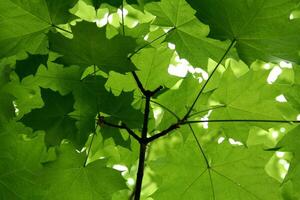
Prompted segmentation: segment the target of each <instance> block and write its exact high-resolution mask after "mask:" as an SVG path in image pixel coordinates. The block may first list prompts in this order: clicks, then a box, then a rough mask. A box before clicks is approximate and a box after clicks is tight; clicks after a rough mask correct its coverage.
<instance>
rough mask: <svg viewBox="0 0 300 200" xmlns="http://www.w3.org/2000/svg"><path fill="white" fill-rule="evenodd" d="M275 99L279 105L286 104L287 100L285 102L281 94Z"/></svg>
mask: <svg viewBox="0 0 300 200" xmlns="http://www.w3.org/2000/svg"><path fill="white" fill-rule="evenodd" d="M275 99H276V101H278V102H280V103H286V102H287V100H286V98H285V96H284V95H283V94H281V95H279V96H277V97H276V98H275Z"/></svg>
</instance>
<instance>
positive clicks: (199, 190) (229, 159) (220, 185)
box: [149, 138, 280, 200]
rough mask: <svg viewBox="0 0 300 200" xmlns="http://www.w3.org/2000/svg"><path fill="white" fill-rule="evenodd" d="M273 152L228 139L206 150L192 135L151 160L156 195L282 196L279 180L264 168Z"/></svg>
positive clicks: (158, 196) (247, 197)
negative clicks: (161, 155) (246, 146)
mask: <svg viewBox="0 0 300 200" xmlns="http://www.w3.org/2000/svg"><path fill="white" fill-rule="evenodd" d="M201 151H202V152H201ZM203 153H204V155H206V157H207V162H208V163H206V161H205V158H204V156H203ZM270 156H271V153H268V152H263V150H262V149H261V148H260V147H251V148H248V149H246V148H244V147H233V146H231V145H229V144H227V143H224V144H220V145H211V146H208V147H206V148H205V150H204V151H203V149H202V150H201V149H200V148H199V146H197V144H196V142H195V141H192V140H191V138H189V139H188V141H187V142H186V143H185V144H182V145H180V146H177V147H175V148H172V149H168V150H167V154H166V157H161V158H160V159H158V160H156V161H153V162H150V164H149V165H150V167H151V168H152V170H154V171H155V173H156V174H157V175H158V176H160V179H158V180H160V181H159V183H158V184H159V187H158V190H157V191H156V192H155V193H154V195H153V197H154V198H155V199H162V200H164V199H170V198H172V199H199V198H202V199H216V200H218V199H248V200H250V199H251V200H252V199H253V200H254V199H280V194H279V192H278V188H279V186H280V183H279V182H277V181H276V180H274V179H273V178H271V177H270V176H268V175H267V173H266V171H265V169H264V167H265V165H266V163H267V162H268V159H269V158H270ZM208 165H209V167H208ZM187 166H188V167H187ZM261 188H263V190H262V189H261Z"/></svg>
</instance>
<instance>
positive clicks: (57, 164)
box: [39, 144, 126, 200]
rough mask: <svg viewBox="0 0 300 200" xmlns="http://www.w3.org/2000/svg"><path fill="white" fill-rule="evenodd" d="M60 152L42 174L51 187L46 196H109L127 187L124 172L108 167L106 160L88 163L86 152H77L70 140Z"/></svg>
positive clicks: (79, 199)
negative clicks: (86, 161) (85, 164)
mask: <svg viewBox="0 0 300 200" xmlns="http://www.w3.org/2000/svg"><path fill="white" fill-rule="evenodd" d="M57 153H58V159H57V160H56V161H54V162H50V163H46V164H45V165H44V169H43V171H42V172H41V174H40V178H39V180H40V182H41V183H43V184H44V186H45V188H46V189H47V192H46V193H45V196H44V197H43V199H45V200H46V199H52V200H61V199H65V200H73V199H77V200H86V199H88V200H96V199H100V200H107V199H111V198H112V195H113V193H115V192H117V191H118V190H121V189H125V188H126V185H125V181H124V179H123V178H122V176H121V175H120V173H119V172H117V171H116V170H113V169H110V168H108V167H106V166H105V160H97V161H95V162H92V163H89V164H88V165H87V166H85V167H84V162H85V157H86V155H85V152H83V153H77V152H76V150H75V149H74V148H73V147H72V145H70V144H63V145H62V146H61V147H60V148H59V149H58V152H57ZM66 188H67V189H66Z"/></svg>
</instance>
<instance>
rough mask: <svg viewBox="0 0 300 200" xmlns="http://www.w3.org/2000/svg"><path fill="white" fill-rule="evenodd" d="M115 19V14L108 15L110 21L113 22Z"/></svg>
mask: <svg viewBox="0 0 300 200" xmlns="http://www.w3.org/2000/svg"><path fill="white" fill-rule="evenodd" d="M113 20H114V16H113V15H109V16H108V22H109V23H110V24H111V23H112V22H113Z"/></svg>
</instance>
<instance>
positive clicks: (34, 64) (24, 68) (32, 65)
mask: <svg viewBox="0 0 300 200" xmlns="http://www.w3.org/2000/svg"><path fill="white" fill-rule="evenodd" d="M47 61H48V55H32V54H28V57H27V58H26V59H24V60H17V62H16V69H15V71H16V73H17V74H18V76H19V77H20V79H23V78H25V77H26V76H29V75H34V74H35V73H36V71H37V69H38V67H39V66H40V65H45V66H47Z"/></svg>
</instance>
